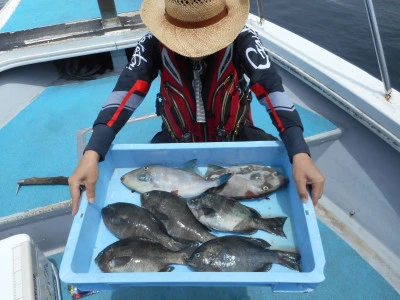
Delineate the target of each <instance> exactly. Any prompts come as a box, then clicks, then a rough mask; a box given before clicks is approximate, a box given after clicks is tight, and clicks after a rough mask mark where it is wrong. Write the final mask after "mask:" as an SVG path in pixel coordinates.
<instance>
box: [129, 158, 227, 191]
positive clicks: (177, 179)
mask: <svg viewBox="0 0 400 300" xmlns="http://www.w3.org/2000/svg"><path fill="white" fill-rule="evenodd" d="M231 175H232V174H231V173H229V172H225V173H224V174H223V175H221V176H217V175H216V176H213V177H212V178H209V179H206V178H204V177H202V176H201V175H199V174H197V173H195V172H191V171H187V170H184V169H181V168H172V167H166V166H162V165H150V166H145V167H142V168H138V169H135V170H133V171H131V172H128V173H126V174H125V175H123V176H122V177H121V181H122V183H123V184H124V185H125V186H126V187H128V188H130V189H131V190H133V191H136V192H139V193H146V192H150V191H153V190H159V191H165V192H170V193H173V194H176V195H179V196H181V197H184V198H192V197H196V196H198V195H200V194H202V193H204V192H205V191H207V190H208V189H210V188H214V187H217V186H220V185H222V184H224V183H225V182H227V181H228V179H229V178H230V177H231Z"/></svg>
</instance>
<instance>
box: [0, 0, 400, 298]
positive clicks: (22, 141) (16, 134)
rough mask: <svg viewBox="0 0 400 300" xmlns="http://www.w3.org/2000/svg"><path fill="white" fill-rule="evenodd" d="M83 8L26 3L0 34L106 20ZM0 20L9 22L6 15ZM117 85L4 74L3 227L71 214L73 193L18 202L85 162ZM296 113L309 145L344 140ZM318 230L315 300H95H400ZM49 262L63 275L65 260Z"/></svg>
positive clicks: (311, 116)
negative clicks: (87, 143) (321, 270)
mask: <svg viewBox="0 0 400 300" xmlns="http://www.w3.org/2000/svg"><path fill="white" fill-rule="evenodd" d="M11 2H15V3H17V2H19V1H14V0H9V1H8V3H7V4H10V3H11ZM115 3H116V7H117V11H118V13H126V12H129V11H134V10H138V8H139V6H140V3H141V1H128V0H116V1H115ZM81 5H82V2H81V1H78V0H73V1H68V3H67V5H62V4H60V2H59V1H57V2H54V1H49V0H35V1H32V0H26V1H21V3H20V4H19V5H16V10H15V13H14V14H13V15H12V17H11V18H10V19H9V20H8V21H7V22H5V24H0V32H2V33H7V32H15V31H20V30H29V29H32V28H37V27H44V26H50V25H55V24H60V23H69V22H78V21H80V20H85V19H92V18H98V17H99V16H100V12H99V11H98V8H97V3H96V2H93V1H90V2H88V3H87V4H85V5H87V7H85V9H81V10H76V7H78V6H81ZM44 7H45V8H46V10H45V11H44V9H43V8H44ZM38 8H39V9H38ZM60 19H62V22H59V20H60ZM0 20H4V19H2V18H1V13H0ZM0 23H1V22H0ZM2 25H4V26H3V27H2ZM21 74H24V76H22V77H21ZM116 80H117V75H116V74H106V76H103V77H101V78H99V79H97V80H91V81H77V82H67V81H65V80H60V79H59V75H57V70H56V69H55V67H54V65H52V63H42V64H36V65H30V66H23V67H18V68H15V69H11V70H8V71H4V72H2V73H1V77H0V105H1V107H2V109H1V111H0V145H1V149H2V151H1V152H0V161H1V166H2V170H5V171H3V172H1V174H0V182H1V187H2V188H1V189H0V199H1V201H2V205H1V208H0V225H3V223H2V221H3V220H4V219H7V218H8V217H10V216H18V217H19V216H24V215H27V214H29V212H30V211H32V210H37V209H39V210H40V209H42V208H45V207H49V206H51V205H57V204H60V203H64V206H65V202H66V201H67V200H68V199H69V198H70V195H69V189H68V187H66V186H31V187H22V188H21V190H20V191H19V193H18V195H15V190H16V186H17V180H19V179H22V178H28V177H33V176H38V177H47V176H60V175H64V176H68V175H69V174H71V172H72V171H73V170H74V168H75V166H76V164H77V162H78V157H79V153H77V137H76V134H77V132H78V131H79V130H81V129H85V128H89V127H90V126H91V125H92V122H93V121H94V119H95V118H96V115H97V113H98V111H99V109H100V107H101V105H102V104H103V103H104V102H105V100H106V98H107V96H108V94H109V93H110V92H111V90H112V88H113V87H114V84H115V82H116ZM47 86H49V87H47ZM156 87H157V84H153V86H152V88H151V90H150V92H149V95H148V97H147V98H146V101H145V102H144V103H143V105H141V106H140V108H139V109H138V110H137V111H136V112H135V116H141V115H147V114H150V113H153V112H154V108H155V107H154V101H155V93H156V92H157V90H156ZM289 92H290V90H289ZM293 96H294V95H293ZM294 97H295V96H294ZM10 99H11V100H12V101H11V100H10ZM253 104H254V105H255V107H254V111H253V115H254V119H255V120H256V123H257V125H258V126H260V127H262V128H263V129H265V130H266V131H268V132H270V133H272V134H274V135H277V133H276V130H275V128H274V127H272V125H271V122H270V120H269V119H268V117H267V120H265V121H261V122H259V121H260V120H263V118H265V117H266V114H265V111H264V108H262V107H261V106H260V105H258V103H257V101H254V103H253ZM296 107H297V109H298V111H299V113H300V115H301V116H302V119H303V120H304V126H305V136H306V137H307V139H308V140H309V141H311V142H312V141H316V142H326V140H327V136H330V138H335V137H337V136H338V135H339V134H340V130H339V129H338V127H337V126H336V125H335V124H333V123H332V122H330V121H329V120H327V119H325V118H323V117H321V116H319V115H317V114H315V113H314V112H312V111H310V110H308V109H305V108H303V107H302V106H300V105H297V106H296ZM149 124H150V125H149ZM160 124H161V122H160V120H159V119H158V118H157V119H153V120H150V121H146V122H138V123H134V124H129V125H127V126H126V127H125V128H124V129H123V130H122V131H121V133H120V135H119V136H118V138H117V139H116V141H115V143H147V142H148V141H149V139H150V138H151V137H152V136H153V135H154V133H155V132H156V131H157V130H158V128H160ZM328 140H329V138H328ZM68 205H69V204H67V205H66V206H67V208H66V209H67V210H69V207H68ZM318 225H319V229H320V233H321V238H322V244H323V246H324V251H325V258H326V265H325V277H326V279H325V281H324V282H323V283H321V284H320V285H319V286H318V288H317V289H316V290H315V291H313V292H312V293H308V294H282V293H278V294H276V293H272V292H271V291H270V289H269V288H268V287H255V286H254V287H198V286H195V287H172V286H168V287H121V288H120V289H118V290H115V291H102V292H100V293H99V294H96V295H93V296H91V298H88V299H133V298H135V299H136V298H137V299H189V297H191V298H193V299H204V298H208V299H265V298H268V299H305V298H309V299H336V298H339V297H340V298H342V297H343V298H344V297H345V298H346V299H399V294H398V293H397V292H396V290H395V289H394V288H393V287H392V286H391V285H390V284H389V283H388V282H387V281H385V279H384V278H383V277H382V276H381V275H380V274H379V273H378V272H376V271H375V270H374V269H373V268H372V267H371V266H370V265H369V264H368V263H367V262H366V261H365V260H364V259H362V257H361V256H360V255H359V254H358V253H357V252H356V251H355V250H354V249H352V248H351V247H350V246H349V245H348V244H347V243H346V242H345V241H343V240H342V239H341V238H340V237H339V236H338V235H337V234H336V233H334V232H333V231H332V230H331V229H329V228H328V227H327V226H326V225H325V224H324V223H322V222H321V221H319V222H318ZM38 242H39V244H40V241H38ZM46 250H47V249H46ZM62 250H63V249H61V251H62ZM47 254H49V255H50V256H49V258H50V259H52V260H53V261H54V262H55V263H56V265H57V266H58V267H59V266H60V262H61V260H62V256H63V252H60V253H58V254H54V252H48V253H47ZM61 286H62V294H63V299H69V298H70V296H69V294H68V291H67V284H66V283H62V285H61ZM345 293H346V294H345ZM344 295H346V296H344Z"/></svg>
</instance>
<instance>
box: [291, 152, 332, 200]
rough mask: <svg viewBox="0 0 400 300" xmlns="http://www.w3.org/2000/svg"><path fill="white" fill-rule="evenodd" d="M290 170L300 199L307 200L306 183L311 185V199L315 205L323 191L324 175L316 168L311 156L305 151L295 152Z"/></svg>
mask: <svg viewBox="0 0 400 300" xmlns="http://www.w3.org/2000/svg"><path fill="white" fill-rule="evenodd" d="M292 172H293V178H294V181H295V182H296V185H297V191H298V193H299V196H300V199H301V201H303V202H307V199H308V193H307V185H311V199H312V202H313V204H314V206H316V205H317V203H318V200H319V199H320V198H321V197H322V193H323V191H324V182H325V177H324V176H323V175H322V173H321V172H320V171H319V170H318V168H317V166H316V165H315V164H314V162H313V160H312V159H311V157H310V156H309V155H308V154H307V153H297V154H295V155H294V156H293V170H292Z"/></svg>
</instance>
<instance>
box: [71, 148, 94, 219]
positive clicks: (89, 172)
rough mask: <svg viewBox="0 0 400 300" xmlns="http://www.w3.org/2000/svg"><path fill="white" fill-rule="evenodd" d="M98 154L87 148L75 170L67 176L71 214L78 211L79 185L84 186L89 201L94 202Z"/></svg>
mask: <svg viewBox="0 0 400 300" xmlns="http://www.w3.org/2000/svg"><path fill="white" fill-rule="evenodd" d="M99 158H100V156H99V154H98V153H97V152H95V151H92V150H88V151H86V152H85V154H84V155H83V157H82V159H81V161H80V162H79V164H78V166H77V167H76V169H75V171H74V172H73V173H72V175H71V176H70V177H69V178H68V184H69V191H70V194H71V198H72V215H73V216H74V215H75V214H76V213H77V211H78V205H79V198H80V196H81V187H83V186H84V187H85V188H86V195H87V198H88V201H89V202H90V203H93V202H94V199H95V195H94V190H95V186H96V181H97V178H98V175H99V168H98V162H99Z"/></svg>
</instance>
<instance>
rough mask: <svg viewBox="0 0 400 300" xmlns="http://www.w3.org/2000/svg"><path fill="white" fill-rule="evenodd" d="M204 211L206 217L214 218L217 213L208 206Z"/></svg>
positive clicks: (204, 207)
mask: <svg viewBox="0 0 400 300" xmlns="http://www.w3.org/2000/svg"><path fill="white" fill-rule="evenodd" d="M202 211H203V213H204V215H205V216H214V215H215V213H216V210H215V209H214V208H212V207H208V206H203V208H202Z"/></svg>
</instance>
